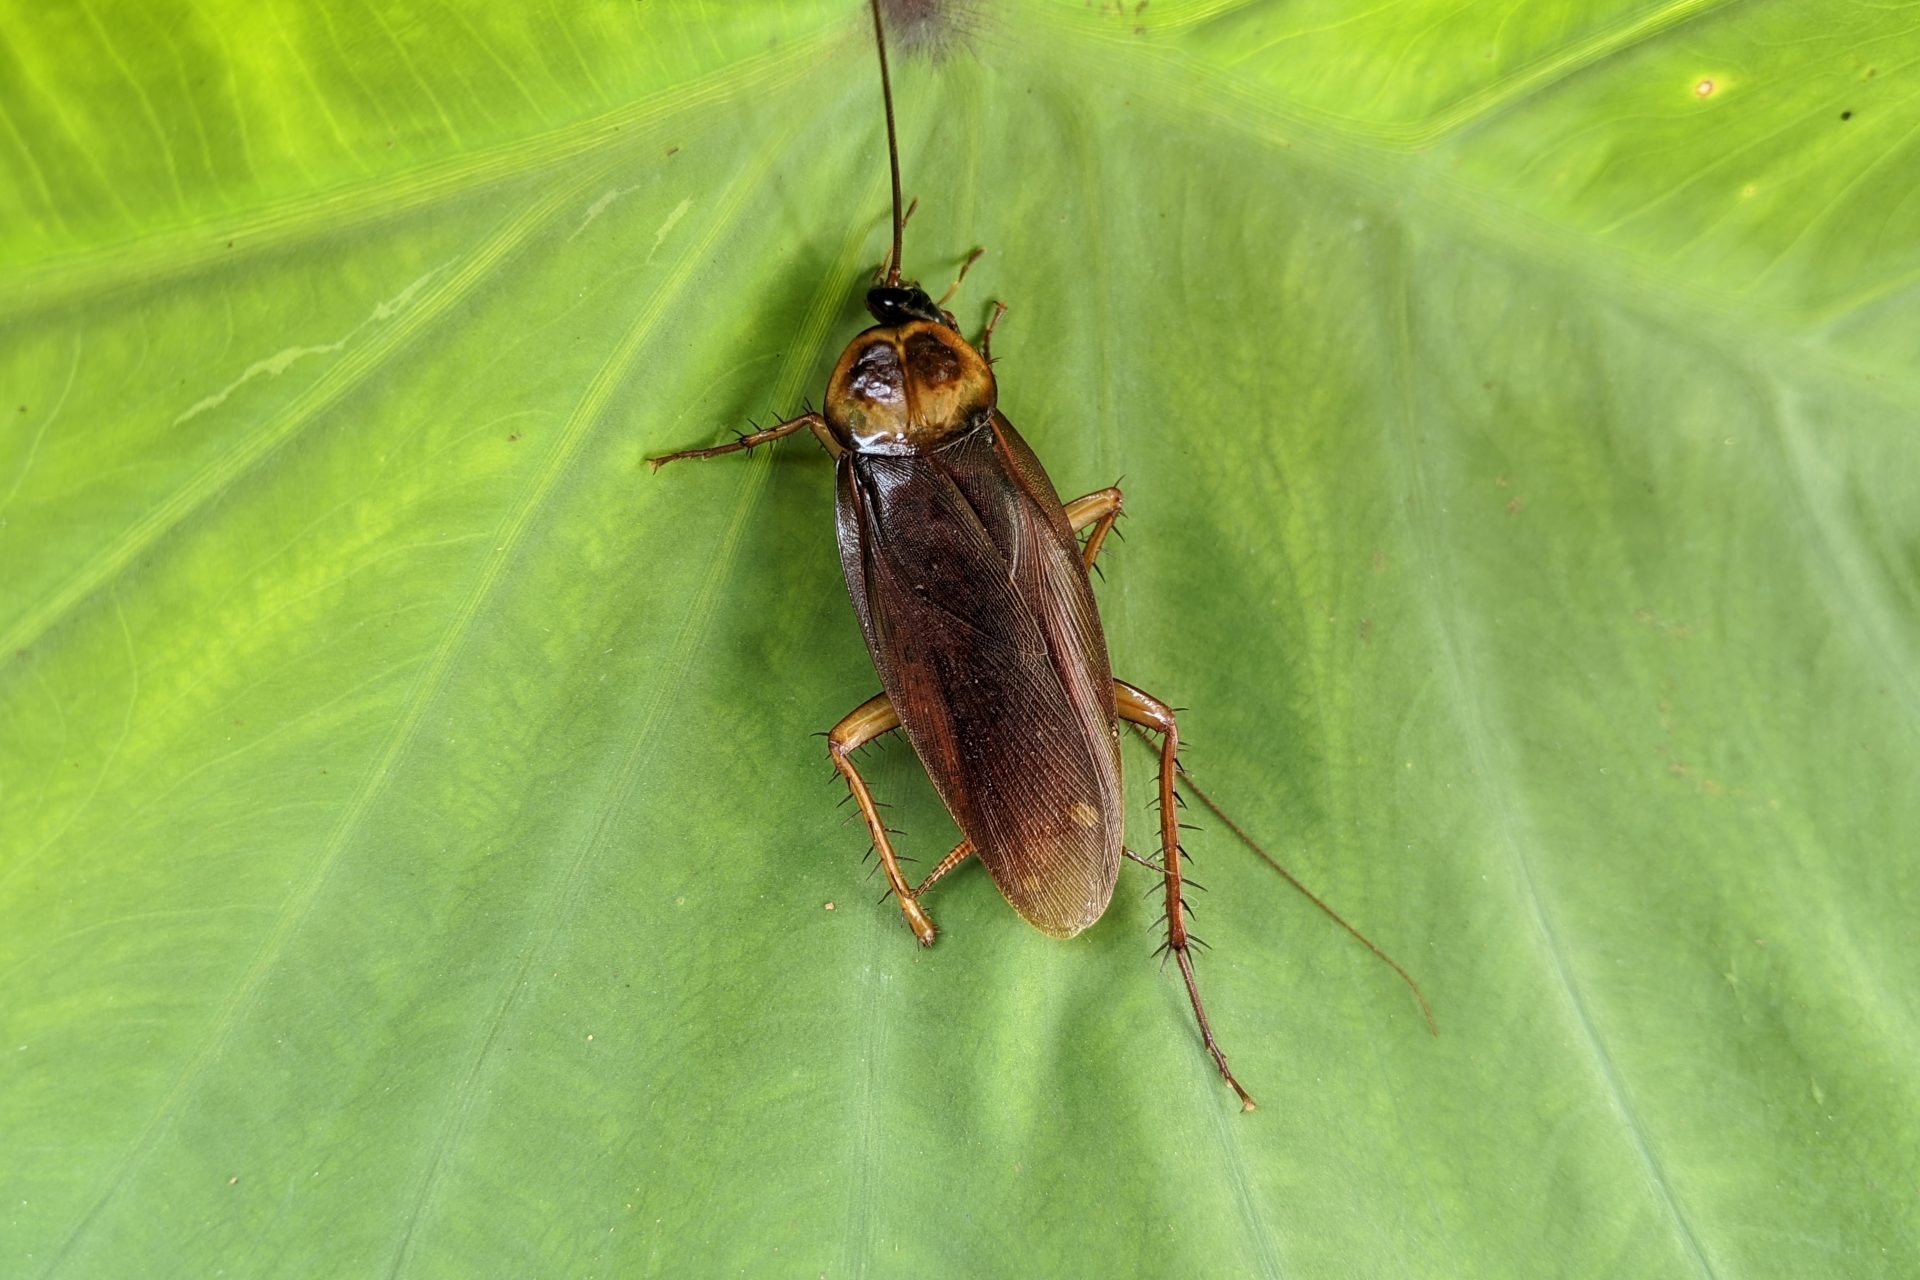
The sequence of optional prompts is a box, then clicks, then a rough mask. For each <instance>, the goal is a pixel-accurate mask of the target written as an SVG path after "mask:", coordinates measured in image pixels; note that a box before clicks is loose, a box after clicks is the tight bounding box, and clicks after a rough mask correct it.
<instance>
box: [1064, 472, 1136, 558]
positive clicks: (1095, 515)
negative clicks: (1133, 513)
mask: <svg viewBox="0 0 1920 1280" xmlns="http://www.w3.org/2000/svg"><path fill="white" fill-rule="evenodd" d="M1123 502H1124V499H1123V497H1122V495H1121V493H1120V490H1119V488H1118V487H1116V486H1111V485H1110V486H1108V487H1107V488H1105V489H1095V490H1094V491H1093V492H1092V493H1090V494H1088V495H1087V496H1086V497H1084V498H1075V499H1074V500H1073V501H1072V502H1069V503H1068V504H1067V525H1068V527H1069V528H1071V529H1072V530H1073V531H1074V532H1075V533H1078V532H1080V531H1081V530H1082V529H1084V528H1086V527H1087V526H1088V525H1092V526H1093V533H1092V534H1091V535H1089V536H1088V538H1087V545H1086V546H1084V547H1082V548H1081V549H1080V561H1081V563H1082V564H1084V565H1086V566H1087V568H1089V569H1091V568H1093V561H1094V557H1096V556H1098V555H1099V554H1100V544H1101V543H1103V542H1105V541H1106V540H1107V535H1108V534H1109V533H1111V532H1113V522H1114V521H1116V520H1118V519H1119V518H1120V509H1121V507H1122V505H1123Z"/></svg>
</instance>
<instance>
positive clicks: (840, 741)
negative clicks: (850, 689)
mask: <svg viewBox="0 0 1920 1280" xmlns="http://www.w3.org/2000/svg"><path fill="white" fill-rule="evenodd" d="M899 727H900V715H899V713H898V712H896V711H895V710H894V709H893V701H892V699H890V698H888V697H887V695H886V694H884V693H879V694H875V695H874V696H873V697H871V698H868V699H867V700H866V701H865V702H863V703H861V704H860V705H859V706H857V707H855V708H854V709H853V710H852V711H851V712H849V713H848V715H847V717H846V719H844V720H842V721H841V722H840V723H839V724H837V725H835V726H833V728H832V730H830V731H829V732H828V734H827V754H828V755H829V756H832V757H833V767H834V768H835V769H836V770H838V771H839V773H840V776H841V777H843V778H845V779H846V780H847V789H848V790H849V791H851V792H853V799H854V802H855V803H856V804H858V805H859V806H860V815H861V816H862V817H863V818H865V819H866V820H867V834H868V835H869V836H871V837H872V838H873V851H874V852H875V853H877V854H879V855H880V865H881V867H882V868H883V869H884V870H885V871H886V873H887V883H888V884H889V885H891V886H892V888H893V896H894V897H896V898H898V899H899V900H900V911H901V914H903V915H905V916H906V918H907V927H908V928H910V929H912V930H913V936H914V937H916V938H918V939H919V940H920V945H921V946H923V947H930V946H932V945H933V934H934V930H933V921H931V920H929V919H927V913H926V912H924V911H922V910H921V909H920V904H919V903H918V902H917V901H915V900H914V894H913V890H911V889H909V888H907V880H906V877H905V876H903V875H901V874H900V862H899V860H898V859H897V858H895V857H894V853H893V842H892V841H890V840H889V839H887V824H886V823H884V822H882V821H881V820H880V810H879V808H878V807H877V806H876V805H875V804H874V803H873V793H872V792H870V791H868V790H867V781H866V779H865V778H862V777H861V776H860V771H859V770H858V769H856V768H854V767H853V758H852V757H853V753H854V752H855V751H856V750H858V749H859V748H861V747H863V746H865V745H866V744H867V743H869V742H872V741H873V740H874V739H875V738H878V737H879V736H880V735H882V734H885V733H892V732H893V731H894V730H895V729H898V728H899Z"/></svg>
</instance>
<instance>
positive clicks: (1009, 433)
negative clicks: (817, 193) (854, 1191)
mask: <svg viewBox="0 0 1920 1280" xmlns="http://www.w3.org/2000/svg"><path fill="white" fill-rule="evenodd" d="M870 4H871V7H872V10H873V38H874V45H875V47H876V50H877V52H878V54H879V62H880V89H881V99H882V102H883V103H884V106H885V110H886V119H887V159H888V163H889V167H890V170H891V175H892V180H893V246H892V249H891V250H890V251H889V252H888V254H887V256H886V258H885V259H884V260H883V262H882V267H881V272H880V277H879V282H878V283H876V284H875V285H874V286H873V287H872V288H870V289H869V290H868V291H867V296H866V306H867V310H868V311H869V312H870V313H871V314H872V316H873V318H874V320H875V322H876V323H875V324H874V325H873V326H872V327H871V328H868V329H866V330H864V331H862V332H861V333H860V334H858V335H857V336H856V337H855V338H854V339H853V341H852V342H851V343H849V344H848V346H847V349H846V350H845V351H844V352H843V353H842V354H841V356H840V360H839V362H838V363H837V364H836V365H835V366H834V369H833V374H832V376H831V377H830V378H829V379H828V381H827V392H826V397H825V400H824V402H823V404H824V407H823V409H822V411H820V412H817V413H815V412H809V413H803V414H801V415H800V416H799V417H795V418H788V419H786V420H785V421H782V422H778V423H776V424H774V425H773V426H770V427H767V428H765V429H763V430H758V431H754V432H752V433H750V434H746V435H742V436H740V437H739V438H738V439H736V440H734V441H732V442H731V443H728V444H723V445H718V446H715V447H712V448H705V449H687V450H683V451H681V452H678V453H670V454H666V455H664V456H661V457H655V458H651V459H649V463H650V465H651V466H652V467H653V468H654V469H655V470H658V469H659V468H660V467H663V466H665V465H666V464H667V463H669V462H677V461H680V460H682V459H687V458H713V457H718V456H720V455H722V454H729V453H736V452H741V451H745V450H751V449H753V448H754V447H756V446H758V445H763V444H770V443H772V442H773V441H776V440H779V439H782V438H783V437H786V436H790V435H792V434H794V433H795V432H798V431H802V430H807V431H811V432H812V433H813V434H814V436H815V437H816V438H817V439H818V440H819V441H820V443H821V445H822V446H824V447H825V449H826V451H827V453H828V454H829V455H831V456H832V458H833V460H834V477H835V487H836V490H837V501H836V504H835V520H836V529H837V534H838V541H839V546H840V565H841V568H842V570H843V571H844V573H845V575H846V580H847V591H848V594H849V595H850V596H851V597H852V599H853V610H854V613H855V614H856V615H858V617H859V620H860V630H861V633H862V634H863V635H864V636H865V638H866V644H867V652H868V653H869V654H870V655H871V656H872V658H873V665H874V669H875V670H876V671H877V672H878V674H879V676H880V685H881V688H882V690H883V691H882V692H881V693H879V694H878V695H876V696H874V697H872V698H869V699H868V700H867V701H866V702H864V703H862V704H861V705H860V706H858V707H856V708H855V709H854V710H853V711H852V713H850V714H849V715H847V716H846V717H845V718H844V719H842V720H841V721H840V722H839V723H838V724H836V725H835V726H834V727H833V729H832V730H831V731H830V732H829V733H828V734H827V750H828V754H829V755H830V756H831V757H832V761H833V767H834V769H835V770H836V771H838V773H839V774H840V776H841V777H842V778H844V779H845V780H846V784H847V787H848V789H849V790H850V791H851V793H852V796H853V799H854V801H855V802H856V803H857V804H858V805H859V809H860V813H861V816H862V817H864V818H865V820H866V824H867V832H868V834H869V835H870V836H871V837H872V840H873V847H874V850H875V851H876V852H877V853H878V854H879V858H880V865H881V868H882V869H883V870H884V872H885V874H886V877H887V883H888V885H889V886H890V889H891V893H892V896H893V897H894V898H895V899H897V900H898V902H899V904H900V910H901V912H902V914H903V915H904V916H905V917H906V922H907V926H908V927H909V928H910V929H912V930H913V936H914V937H915V938H917V939H919V941H920V944H921V945H922V946H931V945H932V944H933V940H934V932H935V931H934V927H933V922H932V921H931V920H929V919H928V918H927V913H926V910H925V908H924V907H923V906H922V905H921V898H922V897H923V896H924V895H925V894H926V892H927V890H929V889H930V888H932V887H933V885H934V884H935V883H937V882H938V881H939V880H940V879H941V878H942V877H943V876H945V875H947V874H948V873H949V872H951V871H952V870H953V869H954V868H955V867H958V866H959V865H960V864H961V863H963V862H965V861H966V860H967V859H968V858H978V859H979V860H980V862H981V863H983V864H984V865H985V866H986V868H987V872H988V874H989V875H991V876H992V877H993V882H994V885H995V886H996V887H997V888H998V889H999V890H1000V892H1001V894H1002V895H1004V896H1005V898H1006V899H1007V901H1008V902H1009V903H1011V904H1012V905H1013V909H1014V910H1015V911H1017V912H1018V913H1019V914H1020V916H1021V917H1022V918H1023V919H1025V920H1026V921H1027V922H1028V923H1029V924H1031V925H1033V926H1034V927H1035V928H1037V929H1039V930H1040V931H1041V932H1042V933H1045V934H1048V935H1050V936H1052V937H1055V938H1071V937H1073V936H1074V935H1075V934H1077V933H1079V932H1080V931H1081V930H1083V929H1085V928H1086V927H1087V926H1089V925H1091V924H1092V923H1093V922H1094V921H1096V920H1098V919H1099V918H1100V917H1101V915H1102V914H1104V913H1105V911H1106V909H1107V903H1108V902H1109V901H1110V900H1111V899H1112V897H1113V889H1114V882H1115V880H1116V879H1117V878H1118V876H1119V870H1120V860H1121V858H1122V856H1123V855H1125V856H1129V857H1132V856H1133V855H1132V854H1131V853H1130V852H1129V851H1127V850H1125V849H1124V848H1123V847H1122V845H1121V836H1122V826H1123V822H1122V805H1121V776H1120V724H1121V722H1122V721H1125V722H1127V723H1128V724H1131V725H1136V726H1139V727H1141V728H1144V729H1146V730H1149V731H1151V732H1153V733H1156V734H1158V735H1159V737H1160V772H1159V818H1160V861H1159V862H1158V863H1157V864H1156V863H1153V862H1151V861H1148V860H1146V859H1136V860H1138V861H1141V862H1144V863H1146V865H1148V866H1149V867H1151V868H1153V870H1155V871H1156V872H1158V873H1159V874H1160V876H1161V877H1162V878H1163V879H1164V882H1165V897H1166V914H1165V917H1164V920H1165V923H1166V934H1167V936H1166V942H1165V943H1164V944H1163V945H1162V947H1161V948H1160V954H1170V955H1171V956H1172V957H1173V959H1174V961H1175V962H1176V963H1177V964H1178V965H1179V967H1180V975H1181V977H1182V978H1183V979H1185V981H1186V987H1187V996H1188V999H1189V1000H1190V1001H1191V1002H1192V1004H1193V1014H1194V1018H1195V1019H1196V1020H1197V1021H1198V1023H1199V1026H1200V1039H1201V1042H1202V1043H1203V1044H1204V1045H1205V1047H1206V1051H1207V1053H1208V1054H1209V1055H1210V1056H1211V1057H1212V1059H1213V1064H1214V1066H1215V1067H1217V1068H1219V1071H1220V1078H1221V1079H1223V1080H1224V1081H1226V1083H1227V1087H1228V1088H1230V1089H1232V1090H1233V1092H1234V1093H1235V1095H1237V1096H1238V1097H1239V1099H1240V1104H1241V1108H1242V1109H1243V1110H1246V1111H1251V1110H1253V1106H1254V1103H1253V1098H1252V1097H1251V1096H1250V1095H1249V1094H1248V1093H1247V1091H1246V1090H1245V1089H1244V1088H1242V1087H1241V1085H1240V1082H1239V1081H1238V1080H1236V1079H1235V1078H1234V1075H1233V1071H1232V1069H1231V1068H1229V1067H1228V1065H1227V1057H1226V1054H1225V1053H1223V1052H1222V1051H1221V1049H1220V1045H1219V1043H1218V1041H1216V1040H1215V1038H1214V1034H1213V1028H1212V1026H1211V1024H1209V1022H1208V1021H1207V1011H1206V1006H1205V1005H1204V1004H1203V1003H1202V1002H1201V999H1200V987H1199V984H1198V982H1197V981H1196V980H1195V978H1194V970H1193V955H1192V952H1193V947H1194V943H1195V941H1196V940H1195V939H1194V937H1193V936H1192V934H1191V933H1190V932H1189V931H1188V926H1187V916H1188V906H1187V903H1186V900H1185V899H1184V898H1183V897H1182V894H1181V887H1182V883H1183V879H1182V870H1181V864H1182V850H1181V847H1180V838H1179V822H1178V801H1177V800H1176V797H1175V777H1176V774H1177V772H1178V770H1179V765H1178V760H1177V757H1178V756H1179V752H1180V731H1179V728H1178V726H1177V724H1176V722H1175V717H1174V713H1173V710H1172V708H1170V707H1168V706H1167V704H1166V703H1164V702H1162V701H1161V700H1160V699H1158V698H1156V697H1154V696H1153V695H1151V694H1149V693H1147V692H1146V691H1144V690H1142V689H1139V688H1136V687H1135V686H1133V685H1130V684H1127V683H1126V682H1124V681H1120V680H1115V679H1114V678H1113V674H1112V671H1111V669H1110V665H1109V662H1108V658H1107V644H1106V639H1105V637H1104V636H1103V634H1102V632H1101V628H1100V614H1099V611H1098V609H1097V608H1096V606H1095V604H1094V598H1093V588H1092V585H1091V583H1090V582H1089V580H1088V570H1089V569H1090V568H1091V567H1092V565H1093V563H1094V560H1095V558H1096V557H1097V556H1098V555H1099V554H1100V549H1101V547H1102V546H1103V545H1104V544H1105V542H1106V539H1107V535H1108V534H1109V533H1110V532H1112V530H1113V526H1114V522H1115V521H1116V520H1118V519H1119V517H1120V513H1121V509H1122V498H1121V492H1120V490H1119V489H1118V488H1117V487H1116V488H1106V489H1099V490H1096V491H1095V492H1093V493H1089V494H1087V495H1086V496H1085V497H1082V498H1076V499H1074V500H1073V501H1072V502H1066V503H1063V502H1061V500H1060V496H1059V494H1058V492H1057V491H1056V490H1055V489H1054V486H1053V482H1052V481H1051V480H1050V479H1048V477H1047V473H1046V469H1045V468H1043V467H1042V466H1041V465H1040V460H1039V459H1038V458H1037V457H1035V456H1034V453H1033V450H1032V449H1030V448H1028V447H1027V444H1026V442H1025V441H1024V440H1022V439H1021V438H1020V435H1019V433H1018V432H1016V431H1015V430H1014V429H1013V424H1012V423H1010V422H1008V421H1007V418H1006V415H1005V414H1003V413H1001V412H1000V410H999V408H998V404H997V401H998V393H997V387H996V384H995V381H994V374H993V363H992V358H991V355H990V351H991V344H992V341H993V329H994V325H995V324H996V323H998V321H999V319H1000V317H1001V315H1002V314H1003V313H1004V312H1005V310H1006V308H1005V305H1004V304H996V305H995V307H994V311H993V315H992V317H991V318H990V319H989V320H988V322H987V324H986V326H985V329H984V331H983V332H982V334H981V337H980V343H979V345H978V347H975V346H974V345H973V344H972V343H969V342H968V341H967V340H966V339H965V338H964V337H962V336H961V333H960V326H959V324H958V322H957V321H956V320H955V319H954V316H953V314H952V313H951V312H949V311H946V310H945V309H944V307H943V304H944V303H945V302H946V300H947V298H948V297H951V296H952V293H953V290H952V289H949V290H948V291H947V294H946V295H945V296H943V297H942V298H941V299H940V300H939V301H938V302H936V301H934V300H933V299H932V298H931V297H929V296H928V294H927V293H926V292H925V291H924V290H923V289H922V288H921V287H920V286H919V285H918V284H916V283H913V282H911V281H906V280H903V279H902V276H901V241H902V237H903V235H904V232H905V227H906V220H907V217H908V215H909V214H910V213H911V212H912V210H911V209H910V208H909V209H905V210H903V209H902V207H901V197H900V150H899V142H898V138H897V134H896V130H895V126H894V111H893V84H892V80H891V78H890V76H889V74H888V70H887V43H886V32H885V30H884V27H883V24H882V21H881V12H880V0H870ZM975 256H976V257H977V256H978V254H977V252H976V254H975ZM972 260H973V259H972V258H969V259H968V263H969V264H971V262H972ZM960 274H961V276H962V277H964V276H965V274H966V271H965V268H964V267H963V268H962V270H961V273H960ZM959 283H960V282H959V281H958V280H956V281H955V282H954V285H955V287H956V288H957V287H958V286H959ZM1082 534H1084V535H1085V541H1084V542H1082V541H1081V535H1082ZM895 729H904V730H905V731H906V735H907V740H908V741H909V742H911V743H912V744H913V749H914V751H915V753H916V754H917V755H918V756H919V757H920V762H921V764H922V765H923V766H924V767H925V768H926V771H927V774H928V776H929V777H930V778H931V779H932V781H933V785H934V789H935V790H936V791H937V792H938V793H939V796H940V799H941V801H942V802H943V803H944V804H945V805H946V808H947V812H948V813H949V814H951V815H952V817H953V819H954V821H955V823H956V824H957V825H958V826H959V828H960V832H961V834H962V835H963V836H964V837H965V838H964V839H962V840H961V841H960V843H959V845H958V846H956V847H955V848H954V850H953V851H952V852H951V853H949V854H947V856H946V857H945V858H943V859H941V861H940V862H939V864H938V865H936V866H935V867H934V868H933V870H932V872H931V873H930V874H929V875H928V876H927V877H926V879H924V880H923V881H921V883H920V884H919V885H917V886H910V885H908V883H907V881H906V878H905V876H904V875H903V874H902V873H901V870H900V860H899V858H898V856H897V855H896V854H895V853H894V849H893V842H892V840H891V838H890V836H889V833H888V830H887V827H886V824H885V823H884V822H883V821H882V820H881V816H880V812H879V809H878V808H877V807H876V805H875V803H874V799H873V795H872V793H871V792H870V791H869V790H868V788H867V784H866V782H865V780H864V779H862V778H861V776H860V772H859V770H858V769H857V768H855V767H854V763H853V753H854V752H855V750H856V749H858V748H859V747H861V746H864V745H865V744H867V743H869V742H872V741H873V740H874V739H876V738H879V737H880V736H882V735H883V734H887V733H891V732H892V731H893V730H895ZM1309 896H1311V895H1309ZM1314 901H1315V902H1316V904H1318V899H1315V900H1314ZM1320 905H1322V909H1323V910H1328V912H1329V914H1332V912H1331V911H1330V909H1328V908H1325V906H1324V904H1320ZM1335 918H1336V919H1337V918H1338V917H1337V916H1336V917H1335ZM1341 923H1342V924H1343V925H1344V924H1345V922H1344V921H1342V922H1341ZM1356 936H1357V935H1356ZM1362 941H1363V942H1364V941H1365V939H1364V938H1363V939H1362ZM1367 945H1368V946H1369V947H1371V946H1372V944H1371V943H1368V944H1367ZM1374 950H1375V952H1376V954H1378V949H1377V948H1375V949H1374ZM1382 958H1383V959H1384V958H1385V957H1384V956H1383V957H1382ZM1388 963H1389V964H1391V963H1392V962H1391V961H1388ZM1395 968H1396V970H1397V969H1398V966H1395ZM1402 976H1403V977H1404V976H1405V975H1404V974H1402Z"/></svg>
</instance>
